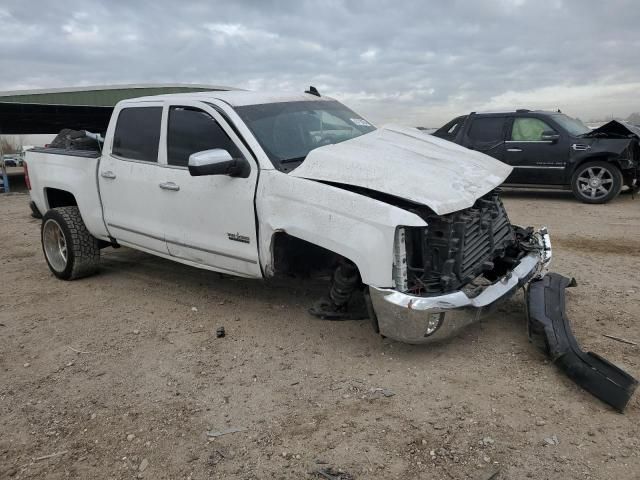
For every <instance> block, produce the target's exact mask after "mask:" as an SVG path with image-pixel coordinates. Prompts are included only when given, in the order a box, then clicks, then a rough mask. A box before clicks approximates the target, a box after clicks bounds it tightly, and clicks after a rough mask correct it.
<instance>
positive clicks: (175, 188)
mask: <svg viewBox="0 0 640 480" xmlns="http://www.w3.org/2000/svg"><path fill="white" fill-rule="evenodd" d="M160 188H161V189H163V190H171V191H172V192H177V191H178V190H180V186H179V185H176V184H175V183H173V182H165V183H161V184H160Z"/></svg>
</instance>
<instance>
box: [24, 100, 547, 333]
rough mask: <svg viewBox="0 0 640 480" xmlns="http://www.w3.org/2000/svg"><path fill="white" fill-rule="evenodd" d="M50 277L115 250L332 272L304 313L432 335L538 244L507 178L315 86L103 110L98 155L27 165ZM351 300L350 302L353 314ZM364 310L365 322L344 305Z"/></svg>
mask: <svg viewBox="0 0 640 480" xmlns="http://www.w3.org/2000/svg"><path fill="white" fill-rule="evenodd" d="M27 164H28V169H27V170H28V178H29V182H30V191H31V198H32V201H33V203H34V205H35V208H36V209H37V210H38V211H40V212H41V213H42V214H43V217H44V218H43V224H42V243H43V249H44V253H45V257H46V260H47V263H48V265H49V267H50V268H51V271H52V272H53V273H54V274H55V275H56V276H57V277H59V278H62V279H66V280H70V279H75V278H79V277H82V276H86V275H89V274H92V273H94V272H96V270H97V269H98V260H99V256H100V249H101V248H103V247H105V246H114V247H118V246H120V245H123V246H127V247H130V248H134V249H138V250H142V251H145V252H148V253H151V254H153V255H158V256H160V257H164V258H168V259H171V260H174V261H176V262H180V263H184V264H187V265H192V266H195V267H200V268H205V269H209V270H214V271H217V272H224V273H228V274H232V275H238V276H242V277H249V278H268V277H272V276H274V275H277V274H281V273H283V274H290V273H292V272H293V273H295V272H304V273H307V274H308V273H309V272H312V271H314V270H323V271H329V272H332V273H333V281H332V282H331V285H330V287H329V289H328V291H329V293H328V295H327V297H326V298H325V299H322V300H321V301H320V302H318V304H316V305H314V306H313V308H312V309H311V312H312V313H313V314H315V315H317V316H319V317H323V318H331V319H344V318H356V317H360V318H362V317H367V316H370V317H371V318H372V320H373V322H374V325H375V328H376V329H377V330H378V331H379V332H380V333H381V334H382V335H385V336H388V337H392V338H395V339H398V340H401V341H404V342H411V343H424V342H429V341H431V340H437V339H442V338H445V337H447V336H449V335H451V334H452V333H454V332H456V331H457V330H459V329H460V328H461V327H463V326H465V325H467V324H469V323H471V322H473V321H475V320H477V319H478V318H479V315H480V312H481V311H483V310H485V309H487V308H488V307H490V306H492V305H494V304H495V303H497V302H499V301H501V300H504V299H505V298H508V297H509V296H510V295H511V294H513V293H514V292H515V291H516V290H517V289H518V288H519V287H522V286H524V285H526V284H527V283H528V282H529V281H531V280H532V279H534V278H539V277H541V276H542V275H543V274H544V267H545V264H546V263H547V262H548V260H549V258H550V255H551V254H550V245H549V241H548V235H547V234H546V232H545V231H541V232H536V231H534V230H533V229H531V228H530V229H522V228H519V227H515V226H512V225H511V224H510V222H509V220H508V217H507V214H506V211H505V209H504V207H503V206H502V202H501V201H500V199H499V196H498V194H497V192H496V191H495V189H496V187H497V186H498V185H500V184H501V183H502V181H503V180H504V179H505V178H506V177H507V175H508V174H509V172H510V171H511V168H510V167H508V166H507V165H505V164H503V163H501V162H499V161H496V160H494V159H492V158H490V157H488V156H487V155H484V154H481V153H478V152H473V151H470V150H467V149H466V148H463V147H460V146H458V145H454V144H452V143H450V142H447V141H444V140H441V139H438V138H435V137H432V136H427V135H424V134H422V133H420V132H419V131H418V130H416V129H413V128H403V127H395V126H391V127H386V128H380V129H376V128H375V127H374V126H372V125H371V124H370V123H369V122H368V121H366V120H365V119H363V118H362V117H361V116H359V115H358V114H356V113H354V112H353V111H351V110H350V109H348V108H347V107H345V106H344V105H342V104H340V103H339V102H337V101H336V100H333V99H331V98H328V97H321V96H320V95H319V94H318V93H317V91H316V90H315V89H311V90H310V91H309V92H306V93H305V94H272V93H257V92H244V91H229V92H206V93H189V94H178V95H162V96H154V97H145V98H138V99H132V100H125V101H122V102H120V103H119V104H118V105H117V106H116V108H115V110H114V112H113V115H112V118H111V122H110V124H109V126H108V129H107V130H106V132H105V136H104V145H103V147H102V152H99V151H78V150H68V149H56V148H44V149H39V148H35V149H32V150H30V151H29V152H27ZM360 300H362V301H360ZM365 305H366V306H368V309H364V308H361V307H362V306H365Z"/></svg>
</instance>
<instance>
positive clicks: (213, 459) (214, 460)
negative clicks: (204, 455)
mask: <svg viewBox="0 0 640 480" xmlns="http://www.w3.org/2000/svg"><path fill="white" fill-rule="evenodd" d="M225 458H227V457H226V455H225V454H224V453H222V452H221V451H220V450H217V449H216V450H214V451H213V452H212V453H211V455H209V458H208V459H207V464H208V465H210V466H215V465H217V464H218V463H220V462H221V461H222V460H224V459H225Z"/></svg>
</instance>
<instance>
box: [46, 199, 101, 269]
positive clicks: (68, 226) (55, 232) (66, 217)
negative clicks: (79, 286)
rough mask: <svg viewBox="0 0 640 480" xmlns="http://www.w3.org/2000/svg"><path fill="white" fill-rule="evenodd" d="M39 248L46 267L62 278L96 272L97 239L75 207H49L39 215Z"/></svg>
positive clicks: (98, 250)
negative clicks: (40, 243)
mask: <svg viewBox="0 0 640 480" xmlns="http://www.w3.org/2000/svg"><path fill="white" fill-rule="evenodd" d="M41 239H42V250H43V252H44V257H45V259H46V260H47V264H48V265H49V269H50V270H51V271H52V272H53V274H54V275H55V276H56V277H58V278H61V279H63V280H74V279H76V278H81V277H86V276H87V275H91V274H93V273H95V272H96V271H97V269H98V261H99V260H100V248H99V245H98V239H97V238H95V237H94V236H93V235H91V234H90V233H89V231H88V230H87V227H86V226H85V224H84V221H83V220H82V217H81V216H80V211H79V210H78V207H60V208H52V209H51V210H49V211H48V212H47V213H45V215H44V217H43V218H42V231H41Z"/></svg>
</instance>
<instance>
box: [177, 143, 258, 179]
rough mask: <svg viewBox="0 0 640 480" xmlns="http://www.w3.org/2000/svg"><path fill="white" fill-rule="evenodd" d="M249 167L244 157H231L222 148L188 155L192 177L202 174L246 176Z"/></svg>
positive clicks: (249, 169)
mask: <svg viewBox="0 0 640 480" xmlns="http://www.w3.org/2000/svg"><path fill="white" fill-rule="evenodd" d="M250 171H251V168H250V167H249V163H247V161H246V160H245V159H244V158H233V157H232V156H231V154H230V153H229V152H227V151H226V150H224V149H222V148H214V149H212V150H204V151H202V152H196V153H194V154H192V155H190V156H189V173H190V174H191V176H192V177H200V176H203V175H228V176H230V177H242V178H247V177H248V176H249V172H250Z"/></svg>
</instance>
